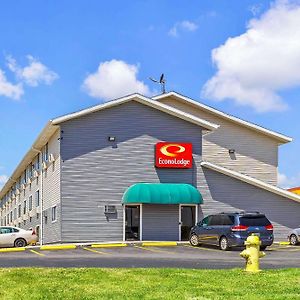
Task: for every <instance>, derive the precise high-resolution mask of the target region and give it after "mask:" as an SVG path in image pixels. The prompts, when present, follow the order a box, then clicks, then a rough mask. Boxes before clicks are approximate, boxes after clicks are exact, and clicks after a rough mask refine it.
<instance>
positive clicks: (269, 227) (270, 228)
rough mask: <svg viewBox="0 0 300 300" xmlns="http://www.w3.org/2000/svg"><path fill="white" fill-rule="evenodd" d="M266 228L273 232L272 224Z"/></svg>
mask: <svg viewBox="0 0 300 300" xmlns="http://www.w3.org/2000/svg"><path fill="white" fill-rule="evenodd" d="M265 228H266V229H267V230H273V225H272V224H270V225H267V226H265Z"/></svg>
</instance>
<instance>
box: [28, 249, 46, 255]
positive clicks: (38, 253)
mask: <svg viewBox="0 0 300 300" xmlns="http://www.w3.org/2000/svg"><path fill="white" fill-rule="evenodd" d="M30 252H31V253H34V254H36V255H40V256H45V254H42V253H40V252H37V251H35V250H30Z"/></svg>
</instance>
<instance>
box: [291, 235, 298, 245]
mask: <svg viewBox="0 0 300 300" xmlns="http://www.w3.org/2000/svg"><path fill="white" fill-rule="evenodd" d="M289 240H290V244H291V245H293V246H296V245H297V244H298V239H297V237H296V235H295V234H291V235H290V238H289Z"/></svg>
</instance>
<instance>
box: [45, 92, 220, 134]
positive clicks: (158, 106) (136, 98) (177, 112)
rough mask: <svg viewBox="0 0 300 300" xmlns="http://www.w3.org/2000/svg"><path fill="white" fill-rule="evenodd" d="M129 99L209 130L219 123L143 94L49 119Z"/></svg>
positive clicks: (69, 116) (66, 118)
mask: <svg viewBox="0 0 300 300" xmlns="http://www.w3.org/2000/svg"><path fill="white" fill-rule="evenodd" d="M129 101H136V102H139V103H141V104H144V105H147V106H150V107H153V108H155V109H157V110H160V111H162V112H164V113H167V114H169V115H172V116H175V117H178V118H180V119H182V120H185V121H188V122H190V123H193V124H196V125H199V126H201V127H203V128H205V129H207V130H210V131H211V130H215V129H217V128H218V127H219V125H216V124H214V123H211V122H208V121H205V120H203V119H200V118H198V117H196V116H194V115H191V114H189V113H185V112H182V111H181V110H179V109H176V108H173V107H171V106H169V105H165V104H163V103H160V102H158V101H155V100H152V99H151V98H148V97H145V96H143V95H140V94H132V95H129V96H125V97H122V98H119V99H116V100H112V101H109V102H106V103H103V104H99V105H96V106H93V107H90V108H87V109H84V110H81V111H78V112H75V113H71V114H67V115H64V116H62V117H58V118H56V119H53V120H52V121H51V123H52V124H53V125H58V124H60V123H62V122H65V121H69V120H72V119H75V118H79V117H82V116H84V115H87V114H90V113H94V112H97V111H100V110H104V109H107V108H110V107H114V106H117V105H120V104H123V103H126V102H129Z"/></svg>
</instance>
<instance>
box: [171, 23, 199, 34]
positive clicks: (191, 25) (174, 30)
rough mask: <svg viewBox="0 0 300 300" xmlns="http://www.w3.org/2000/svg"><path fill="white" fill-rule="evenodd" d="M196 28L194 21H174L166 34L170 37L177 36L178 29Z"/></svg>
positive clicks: (192, 29)
mask: <svg viewBox="0 0 300 300" xmlns="http://www.w3.org/2000/svg"><path fill="white" fill-rule="evenodd" d="M197 29H198V25H197V24H196V23H194V22H191V21H187V20H185V21H181V22H177V23H175V24H174V26H173V27H172V28H171V29H170V30H169V32H168V34H169V35H170V36H172V37H178V36H179V32H180V31H196V30H197Z"/></svg>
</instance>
